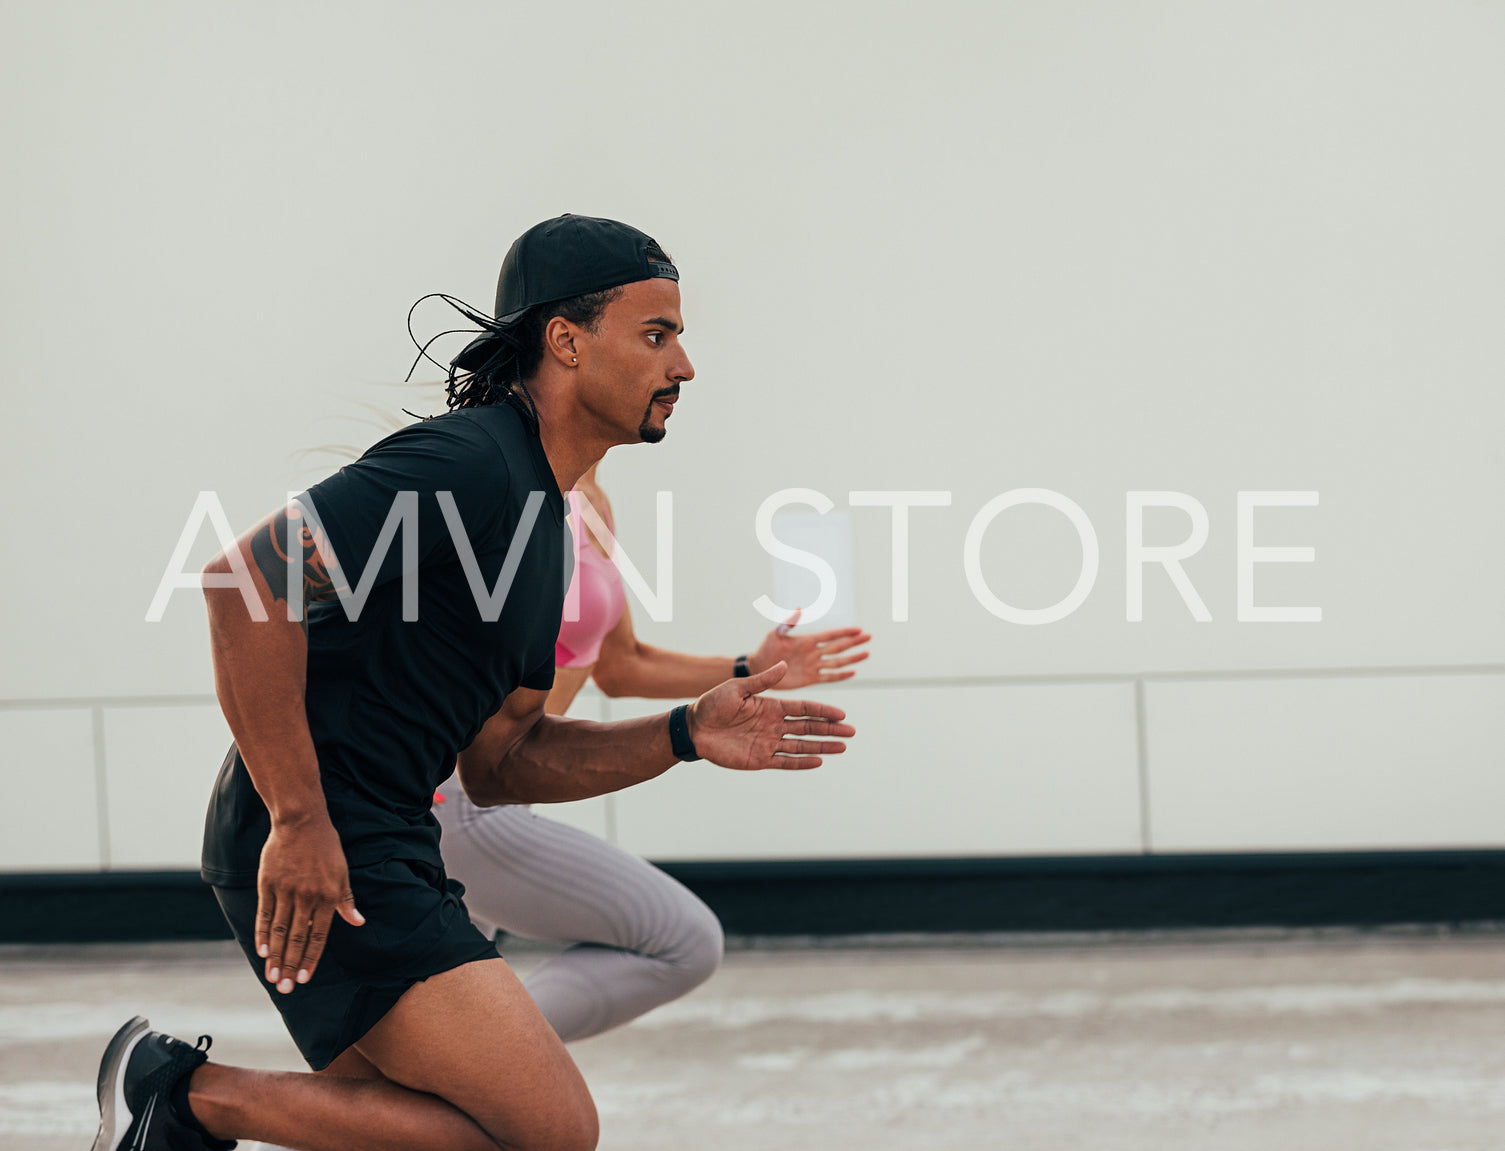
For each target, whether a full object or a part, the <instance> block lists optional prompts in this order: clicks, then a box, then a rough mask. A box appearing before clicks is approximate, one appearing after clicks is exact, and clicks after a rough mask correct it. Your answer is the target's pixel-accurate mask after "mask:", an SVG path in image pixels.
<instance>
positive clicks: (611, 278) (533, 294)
mask: <svg viewBox="0 0 1505 1151" xmlns="http://www.w3.org/2000/svg"><path fill="white" fill-rule="evenodd" d="M650 247H651V248H654V249H658V250H660V251H662V249H659V248H658V242H657V241H656V240H654V239H653V237H652V236H649V235H647V234H646V233H644V232H640V231H638V230H637V229H636V228H633V227H630V226H629V225H627V224H623V223H621V222H620V221H617V220H605V219H601V218H599V217H596V216H576V215H573V214H572V213H569V212H566V213H565V214H564V215H563V216H558V217H556V218H555V219H552V220H545V221H544V222H543V223H541V224H534V225H533V227H531V228H529V229H528V230H527V231H526V232H524V233H523V234H522V235H521V236H519V237H518V238H517V239H516V240H514V241H513V243H512V247H510V248H508V249H507V256H506V258H505V259H503V260H502V274H501V276H500V277H498V279H497V283H496V312H495V319H493V320H491V321H490V322H488V323H486V325H485V327H486V330H485V331H483V332H482V333H481V334H480V335H479V336H477V337H476V338H475V339H474V340H472V341H471V342H470V343H469V344H467V345H466V346H465V347H464V348H463V349H462V350H461V352H460V354H459V355H458V356H456V357H455V358H454V360H453V361H452V363H453V365H454V367H455V368H457V369H459V370H460V371H466V372H471V371H476V370H477V369H479V368H482V367H485V366H486V365H487V364H488V363H490V362H491V361H492V359H493V358H494V357H496V355H497V354H498V353H499V352H502V351H511V352H515V350H516V347H517V340H516V338H515V337H514V336H513V334H512V329H513V328H515V327H516V326H517V324H518V323H519V322H520V321H521V320H522V318H523V316H524V315H525V314H526V313H527V312H528V311H529V309H531V308H536V307H538V306H539V305H540V304H552V303H556V302H558V301H559V300H568V299H571V298H573V297H575V296H583V295H585V294H586V293H587V292H602V291H605V290H606V289H607V288H617V287H621V286H622V285H623V284H632V283H636V282H637V281H638V280H653V279H665V280H678V279H679V270H678V269H677V268H675V266H674V265H673V264H671V263H669V262H668V261H666V260H657V259H652V258H650V257H649V255H648V249H649V248H650Z"/></svg>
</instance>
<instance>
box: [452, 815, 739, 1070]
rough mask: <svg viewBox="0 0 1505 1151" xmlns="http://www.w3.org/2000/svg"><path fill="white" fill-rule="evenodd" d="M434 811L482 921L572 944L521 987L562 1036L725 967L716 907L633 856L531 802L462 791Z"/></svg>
mask: <svg viewBox="0 0 1505 1151" xmlns="http://www.w3.org/2000/svg"><path fill="white" fill-rule="evenodd" d="M456 791H458V789H456ZM438 814H439V819H440V823H441V825H442V826H443V829H444V835H443V840H442V843H441V847H442V850H443V853H444V866H445V870H446V871H447V872H448V873H449V874H450V875H451V876H453V877H454V878H455V879H458V880H459V881H460V882H461V883H463V884H465V888H466V892H465V904H466V906H467V907H468V908H470V910H471V911H472V913H473V914H474V915H475V916H476V917H477V918H478V919H481V920H485V921H488V922H491V923H494V924H497V925H498V926H501V927H503V928H505V929H506V930H507V931H508V932H510V933H512V934H514V935H520V936H523V937H524V938H527V939H556V940H564V941H568V942H572V943H574V944H576V946H574V947H571V948H570V949H569V950H567V951H565V952H564V953H563V954H561V955H558V956H555V957H554V958H553V959H551V960H549V961H548V962H547V963H544V964H542V965H540V966H539V967H538V968H536V969H535V970H534V971H532V972H531V973H530V974H529V975H528V977H527V979H526V980H525V981H524V983H525V985H526V987H527V989H528V993H529V994H530V995H532V996H533V998H534V1000H535V1001H536V1002H537V1004H538V1008H539V1010H540V1011H541V1012H542V1013H543V1016H544V1018H545V1019H547V1020H548V1021H549V1023H550V1024H551V1025H552V1026H553V1028H554V1030H555V1031H556V1032H558V1034H559V1036H560V1037H561V1038H562V1039H564V1040H566V1041H569V1040H574V1039H583V1038H585V1037H587V1036H590V1035H596V1034H599V1033H600V1032H602V1031H606V1030H609V1029H610V1028H613V1027H617V1026H619V1025H620V1024H623V1023H626V1022H627V1021H628V1020H630V1019H635V1018H637V1017H638V1016H639V1015H641V1014H643V1013H644V1012H645V1011H650V1010H652V1009H653V1008H655V1007H658V1006H660V1005H662V1004H664V1003H668V1002H669V1001H670V1000H672V999H677V998H678V997H679V996H681V995H684V994H685V993H686V992H688V991H691V990H693V989H694V988H696V987H698V986H699V985H700V984H702V983H704V982H705V981H706V980H707V979H709V978H710V976H711V974H712V972H714V971H715V970H716V967H717V965H718V964H719V963H720V962H721V949H722V935H721V924H720V923H719V922H717V919H716V916H715V914H714V913H712V911H711V909H710V908H708V907H707V906H706V905H705V904H704V903H702V902H701V901H700V899H699V898H698V897H696V895H695V894H694V893H693V892H691V891H690V890H689V889H688V888H686V887H685V886H684V885H683V884H681V883H679V882H678V881H677V880H675V879H672V878H670V877H669V876H668V875H665V874H664V873H663V872H662V871H660V870H659V869H658V868H656V867H654V866H653V865H652V864H650V863H647V862H646V861H644V860H642V859H639V858H638V857H637V856H635V855H633V854H631V853H630V852H626V851H623V850H622V849H621V848H617V847H613V846H612V845H611V844H609V843H605V842H603V841H602V840H600V839H597V838H596V837H595V836H593V835H590V834H588V833H586V832H583V831H580V830H578V829H577V828H573V827H567V826H565V825H564V824H561V823H555V822H554V821H553V820H549V819H545V818H544V817H542V816H539V815H535V814H534V813H533V812H532V811H531V810H529V809H528V808H526V807H521V806H506V807H485V808H481V807H476V806H475V805H474V804H472V803H471V802H470V801H469V800H467V799H466V798H465V797H464V795H463V794H457V795H453V796H452V797H451V798H450V799H449V800H448V802H446V803H444V804H442V805H441V807H440V810H439V813H438Z"/></svg>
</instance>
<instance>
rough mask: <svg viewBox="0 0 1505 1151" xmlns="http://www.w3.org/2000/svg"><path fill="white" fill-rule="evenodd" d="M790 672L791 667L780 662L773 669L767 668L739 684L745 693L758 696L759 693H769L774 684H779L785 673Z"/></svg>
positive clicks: (740, 681)
mask: <svg viewBox="0 0 1505 1151" xmlns="http://www.w3.org/2000/svg"><path fill="white" fill-rule="evenodd" d="M788 670H789V665H788V664H787V663H785V662H784V661H783V660H779V662H778V663H776V664H774V665H773V666H772V667H770V668H765V669H764V670H762V671H760V672H758V674H757V675H754V676H749V677H748V678H746V679H743V680H739V681H738V683H739V684H740V686H741V687H742V689H743V690H744V691H746V692H748V693H749V694H751V695H757V694H758V692H760V691H767V690H768V689H769V688H771V687H772V686H773V685H774V684H776V683H778V682H779V680H781V679H783V678H784V673H785V672H787V671H788Z"/></svg>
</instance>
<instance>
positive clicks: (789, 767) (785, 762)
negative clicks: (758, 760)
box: [768, 752, 821, 771]
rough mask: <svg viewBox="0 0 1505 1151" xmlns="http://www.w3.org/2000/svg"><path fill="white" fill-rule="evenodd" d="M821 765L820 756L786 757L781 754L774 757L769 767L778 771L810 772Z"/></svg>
mask: <svg viewBox="0 0 1505 1151" xmlns="http://www.w3.org/2000/svg"><path fill="white" fill-rule="evenodd" d="M820 765H821V758H820V756H818V755H786V754H784V753H783V752H779V753H778V754H777V755H775V756H773V757H772V759H771V760H770V762H769V764H768V766H769V767H771V768H774V769H776V770H778V771H809V770H811V769H812V768H816V767H819V766H820Z"/></svg>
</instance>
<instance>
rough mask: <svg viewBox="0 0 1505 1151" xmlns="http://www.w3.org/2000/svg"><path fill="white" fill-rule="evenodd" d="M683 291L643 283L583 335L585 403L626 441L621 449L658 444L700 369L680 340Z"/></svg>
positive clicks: (663, 283)
mask: <svg viewBox="0 0 1505 1151" xmlns="http://www.w3.org/2000/svg"><path fill="white" fill-rule="evenodd" d="M683 332H684V320H683V318H682V317H681V316H680V312H679V285H678V284H677V283H676V282H675V281H673V280H664V279H654V280H639V281H638V282H637V283H634V284H628V285H627V286H626V287H625V288H623V290H622V294H621V295H619V296H618V297H617V298H616V299H615V300H613V301H612V302H611V303H610V304H608V305H607V306H606V311H605V312H604V313H602V316H601V319H600V321H599V322H598V324H597V325H596V330H595V332H582V333H581V334H580V336H579V338H578V339H577V341H576V348H577V350H578V351H579V354H580V380H579V387H580V393H579V394H580V398H581V402H582V403H583V404H584V405H585V406H586V407H587V408H588V409H589V410H590V411H592V412H593V413H594V414H595V415H596V416H597V417H598V418H600V419H601V420H602V421H603V422H604V423H606V424H608V425H609V426H610V427H611V428H612V429H613V431H614V432H616V433H617V434H618V435H619V436H620V437H621V438H620V440H619V441H618V442H620V443H633V442H635V441H637V440H641V441H643V442H644V443H650V444H656V443H658V441H659V440H661V439H663V438H664V431H665V421H666V420H668V418H669V414H670V412H671V411H673V408H674V401H675V400H676V399H677V398H678V396H679V385H680V384H681V383H683V382H684V381H686V380H690V379H693V378H694V377H695V369H694V368H693V367H692V366H691V365H690V358H689V356H687V355H686V354H685V350H684V347H683V346H682V345H681V344H680V342H679V338H680V336H681V335H682V334H683Z"/></svg>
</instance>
